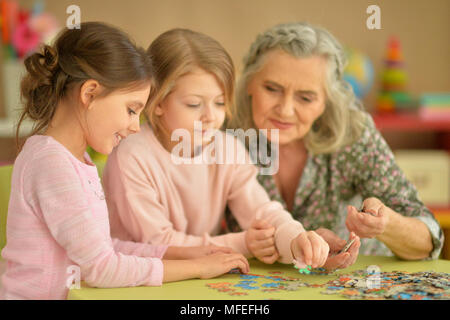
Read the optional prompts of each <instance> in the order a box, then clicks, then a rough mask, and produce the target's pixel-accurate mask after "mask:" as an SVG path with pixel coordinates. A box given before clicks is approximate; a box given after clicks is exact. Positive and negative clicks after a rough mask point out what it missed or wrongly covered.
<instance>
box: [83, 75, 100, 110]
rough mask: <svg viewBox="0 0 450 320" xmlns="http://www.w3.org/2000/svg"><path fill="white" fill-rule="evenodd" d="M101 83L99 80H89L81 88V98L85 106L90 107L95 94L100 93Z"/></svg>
mask: <svg viewBox="0 0 450 320" xmlns="http://www.w3.org/2000/svg"><path fill="white" fill-rule="evenodd" d="M100 89H101V86H100V83H99V82H98V81H97V80H93V79H90V80H87V81H85V82H84V83H83V84H82V85H81V88H80V100H81V103H82V104H83V106H85V107H87V108H88V109H89V107H90V105H91V102H92V101H93V100H94V98H95V96H97V95H98V94H99V93H100Z"/></svg>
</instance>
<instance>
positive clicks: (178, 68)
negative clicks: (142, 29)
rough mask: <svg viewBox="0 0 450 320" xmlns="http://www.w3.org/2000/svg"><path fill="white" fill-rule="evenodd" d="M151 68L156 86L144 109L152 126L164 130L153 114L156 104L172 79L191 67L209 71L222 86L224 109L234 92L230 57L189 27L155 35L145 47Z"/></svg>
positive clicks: (173, 82) (212, 40)
mask: <svg viewBox="0 0 450 320" xmlns="http://www.w3.org/2000/svg"><path fill="white" fill-rule="evenodd" d="M147 53H148V55H149V56H150V58H151V59H152V62H153V66H154V69H155V80H156V81H155V82H156V86H155V87H152V93H151V94H150V96H151V98H150V101H149V104H148V108H147V110H146V116H147V120H148V122H149V123H150V125H151V126H152V128H153V129H156V130H161V131H164V128H163V127H162V126H161V124H160V123H159V121H158V118H157V115H156V114H155V112H154V111H155V108H156V106H157V105H158V104H159V103H161V101H163V100H164V98H165V97H166V96H167V95H168V94H169V93H170V92H171V90H172V88H173V86H174V84H175V81H176V80H177V79H178V78H179V77H181V76H182V75H185V74H187V73H189V72H191V71H192V70H193V69H194V68H200V69H203V70H204V71H206V72H209V73H211V74H213V75H214V76H215V77H216V79H217V80H218V81H219V83H220V85H221V86H222V89H223V90H224V96H225V105H226V110H227V113H229V110H230V108H231V104H232V101H233V95H234V80H235V72H234V64H233V60H232V59H231V57H230V56H229V54H228V53H227V52H226V50H225V49H224V48H223V47H222V45H221V44H220V43H219V42H217V41H216V40H214V39H213V38H211V37H209V36H207V35H205V34H202V33H199V32H195V31H192V30H189V29H179V28H176V29H171V30H169V31H166V32H164V33H162V34H161V35H159V36H158V37H157V38H156V39H155V40H154V41H153V42H152V44H151V45H150V47H149V48H148V49H147Z"/></svg>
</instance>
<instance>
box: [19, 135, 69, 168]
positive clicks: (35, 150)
mask: <svg viewBox="0 0 450 320" xmlns="http://www.w3.org/2000/svg"><path fill="white" fill-rule="evenodd" d="M74 160H75V157H74V156H73V155H72V154H71V153H70V151H69V150H67V149H66V148H65V147H64V146H63V145H61V144H60V143H59V142H57V141H56V140H55V139H53V138H52V137H49V136H42V135H36V136H32V137H30V138H28V139H27V141H26V142H25V144H24V146H23V148H22V151H21V152H20V154H19V156H18V157H17V160H16V162H21V163H22V164H23V165H26V166H27V167H29V168H32V169H33V170H41V169H53V170H54V169H55V168H59V167H61V166H64V167H67V166H71V167H72V166H73V163H74Z"/></svg>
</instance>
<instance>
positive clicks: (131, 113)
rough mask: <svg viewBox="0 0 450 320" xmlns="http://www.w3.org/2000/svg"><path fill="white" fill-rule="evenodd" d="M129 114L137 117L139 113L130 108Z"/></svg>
mask: <svg viewBox="0 0 450 320" xmlns="http://www.w3.org/2000/svg"><path fill="white" fill-rule="evenodd" d="M128 114H129V115H130V116H132V115H135V114H137V113H136V111H134V110H133V109H131V108H128Z"/></svg>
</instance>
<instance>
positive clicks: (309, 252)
mask: <svg viewBox="0 0 450 320" xmlns="http://www.w3.org/2000/svg"><path fill="white" fill-rule="evenodd" d="M291 251H292V255H293V256H294V259H296V260H297V261H298V262H303V263H304V264H306V265H309V266H311V267H313V268H319V267H322V266H323V265H324V264H325V262H326V261H327V258H328V253H329V251H330V247H329V246H328V243H327V242H326V241H325V240H324V239H323V238H322V237H321V236H319V235H318V234H317V233H316V232H314V231H304V232H302V233H300V234H299V235H298V236H297V238H295V239H293V240H292V241H291Z"/></svg>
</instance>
